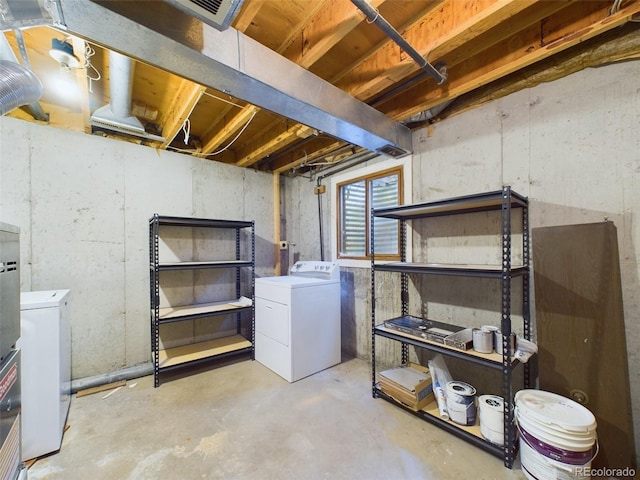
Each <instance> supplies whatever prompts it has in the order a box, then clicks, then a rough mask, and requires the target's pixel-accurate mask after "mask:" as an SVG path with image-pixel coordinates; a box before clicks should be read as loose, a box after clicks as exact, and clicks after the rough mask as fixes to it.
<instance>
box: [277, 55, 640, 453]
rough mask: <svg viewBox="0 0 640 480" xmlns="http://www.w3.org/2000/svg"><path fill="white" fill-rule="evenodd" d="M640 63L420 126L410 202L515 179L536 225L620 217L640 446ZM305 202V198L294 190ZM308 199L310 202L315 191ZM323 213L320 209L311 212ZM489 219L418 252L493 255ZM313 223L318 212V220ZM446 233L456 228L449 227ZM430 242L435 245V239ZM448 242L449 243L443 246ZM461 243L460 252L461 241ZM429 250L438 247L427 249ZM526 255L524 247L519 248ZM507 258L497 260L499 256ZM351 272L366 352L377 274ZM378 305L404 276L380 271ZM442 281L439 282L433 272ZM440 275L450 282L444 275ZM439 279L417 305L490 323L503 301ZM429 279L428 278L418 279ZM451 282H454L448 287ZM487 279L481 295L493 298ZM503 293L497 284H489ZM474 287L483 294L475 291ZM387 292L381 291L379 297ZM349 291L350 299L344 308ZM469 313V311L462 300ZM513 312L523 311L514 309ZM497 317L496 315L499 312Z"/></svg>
mask: <svg viewBox="0 0 640 480" xmlns="http://www.w3.org/2000/svg"><path fill="white" fill-rule="evenodd" d="M638 78H640V62H638V61H635V62H627V63H621V64H618V65H612V66H608V67H602V68H599V69H587V70H584V71H581V72H578V73H576V74H573V75H571V76H569V77H566V78H563V79H561V80H558V81H555V82H552V83H548V84H543V85H540V86H537V87H535V88H532V89H527V90H524V91H521V92H518V93H515V94H512V95H510V96H508V97H505V98H503V99H501V100H498V101H495V102H492V103H490V104H487V105H484V106H482V107H479V108H476V109H474V110H471V111H469V112H466V113H464V114H461V115H458V116H455V117H453V118H450V119H447V120H445V121H442V122H440V123H437V124H435V125H434V126H433V127H432V128H429V129H427V128H425V129H422V130H419V131H416V132H415V133H414V152H415V153H414V156H413V202H423V201H429V200H436V199H440V198H447V197H451V196H457V195H467V194H472V193H477V192H483V191H489V190H497V189H500V188H501V187H502V185H511V186H512V187H513V189H514V190H515V191H517V192H518V193H521V194H523V195H526V196H528V197H529V199H530V202H531V206H530V226H531V228H536V227H541V226H550V225H561V224H574V223H589V222H601V221H604V220H605V219H608V220H611V221H613V222H614V223H615V225H616V227H617V231H618V240H619V247H620V266H621V271H622V288H623V301H624V313H625V322H626V338H627V348H628V360H629V371H630V379H629V380H630V386H631V397H632V402H633V411H634V412H636V414H635V419H634V425H635V435H636V441H635V443H636V447H637V450H638V449H639V448H640V415H638V413H637V412H640V354H639V353H638V352H639V350H638V348H637V345H638V344H639V343H640V323H638V319H639V318H640V281H639V278H640V266H639V264H638V257H639V256H640V222H638V220H637V216H638V215H640V128H639V127H638V126H639V125H640V89H639V85H640V84H639V83H638ZM308 185H309V183H308V180H306V179H297V180H292V181H291V182H290V183H289V184H288V185H287V186H288V188H289V189H290V190H291V191H292V192H295V194H296V195H306V196H308V197H311V196H313V190H312V188H311V187H310V186H308ZM327 195H331V197H330V200H327V204H326V205H327V209H326V210H325V224H326V225H328V226H329V228H330V225H329V224H330V220H329V209H331V208H334V205H335V204H334V200H332V199H333V194H332V193H331V192H329V193H328V194H327ZM297 201H298V202H299V203H304V202H305V201H304V200H302V199H297ZM309 202H311V200H309ZM288 215H289V216H288V220H287V223H288V224H289V225H304V224H305V222H308V220H307V219H306V218H302V216H305V215H306V211H302V210H301V211H289V212H288ZM313 216H314V217H317V214H316V215H313ZM487 220H489V221H491V220H490V219H485V218H483V219H479V220H477V222H478V223H471V225H467V226H466V227H465V228H467V229H469V230H468V231H466V232H465V235H464V240H463V241H468V242H470V243H469V244H468V249H466V250H462V256H461V257H458V258H455V259H454V258H449V257H448V255H450V253H448V252H447V248H446V247H445V248H440V247H441V246H442V245H447V244H449V243H450V241H451V240H452V238H460V239H462V238H463V237H462V236H460V228H462V227H460V226H456V225H454V226H450V225H447V223H446V222H443V223H442V225H441V226H440V228H441V229H442V232H445V238H444V239H438V238H436V239H433V240H429V241H427V240H424V241H423V240H421V238H420V237H419V236H416V237H414V239H413V245H414V254H415V255H416V257H414V258H419V255H421V252H422V251H423V250H424V249H423V248H422V247H425V246H426V247H428V248H429V249H431V252H434V251H435V253H433V255H434V256H433V257H429V260H430V261H438V260H439V261H447V260H449V261H452V260H456V261H462V262H464V261H469V262H472V263H481V262H478V261H477V260H476V261H475V262H474V259H477V258H478V257H479V256H480V257H481V258H482V259H486V260H490V253H488V252H490V251H494V252H495V251H496V250H495V248H493V250H492V244H493V247H495V239H493V238H492V237H486V236H485V233H486V231H485V230H486V225H487ZM316 222H317V220H316ZM308 225H309V228H301V229H300V230H298V231H296V235H298V244H299V248H300V249H301V255H311V254H312V253H314V251H309V253H308V254H307V253H306V250H304V246H305V245H306V244H309V245H313V246H314V248H315V245H316V244H317V241H316V240H315V238H316V237H315V232H314V233H313V234H312V232H311V231H310V230H311V228H310V226H311V224H308ZM446 232H448V234H446ZM429 242H431V243H429ZM441 244H442V245H441ZM456 251H457V252H458V253H460V251H459V250H456ZM430 255H431V254H430ZM515 256H516V257H517V256H518V252H515ZM498 263H499V262H498ZM343 272H344V273H343V280H344V279H347V280H348V282H349V291H348V292H343V346H344V349H345V351H347V352H351V353H352V354H355V355H357V356H358V357H361V358H370V354H371V351H370V350H371V346H370V345H371V338H370V319H371V317H370V314H371V308H370V299H369V298H368V297H369V291H370V282H371V280H370V274H369V269H367V268H344V269H343ZM380 279H381V284H380V287H379V288H380V295H381V296H382V298H383V300H382V301H380V300H378V302H377V305H378V308H377V309H376V310H377V312H379V313H380V317H379V318H383V317H384V316H385V314H386V313H387V312H391V313H392V314H393V312H396V313H397V312H398V306H397V303H398V300H397V292H398V291H399V286H397V285H393V280H392V279H388V278H386V277H384V276H381V278H380ZM433 283H435V282H433ZM438 285H444V284H442V283H439V284H438ZM438 285H436V286H435V287H432V288H433V289H432V290H431V291H430V292H429V293H430V294H431V295H433V296H432V297H431V298H434V300H431V301H427V302H425V304H423V305H419V304H417V305H416V304H413V305H412V306H411V308H412V309H413V312H414V314H415V313H421V311H422V312H424V313H428V314H429V315H430V316H433V317H436V318H442V319H443V320H447V319H453V318H455V317H454V315H456V314H457V315H459V310H458V313H455V314H454V312H453V309H452V308H451V307H450V306H449V304H448V302H450V301H451V300H452V299H456V300H455V301H454V302H453V303H454V304H455V305H454V307H456V308H460V307H461V308H463V309H465V308H467V305H478V302H480V304H481V305H482V306H483V307H482V308H480V309H477V308H476V309H471V308H469V309H468V310H467V311H466V314H467V315H468V318H469V319H470V322H471V323H473V324H482V323H485V322H487V321H488V320H490V319H491V318H492V316H493V317H495V311H499V305H498V306H496V305H495V304H493V303H492V302H491V301H489V300H483V299H482V298H479V297H478V296H477V295H476V294H474V293H473V292H477V291H478V290H477V289H476V288H470V285H467V284H465V283H464V282H463V283H462V285H460V284H457V286H456V287H455V288H456V291H455V292H453V293H452V292H451V291H450V290H451V287H443V286H438ZM410 288H413V289H421V288H425V286H424V285H410ZM447 288H449V290H447ZM492 288H494V289H495V288H496V287H495V286H493V287H492V286H491V285H487V289H486V290H484V291H485V292H489V293H487V295H486V296H485V299H489V298H491V295H492V293H491V292H492V290H491V289H492ZM493 293H498V292H493ZM474 297H476V298H474ZM377 298H380V297H377ZM345 301H346V302H347V305H348V307H347V308H346V309H345V307H344V305H345ZM463 311H464V310H463ZM516 317H517V312H516ZM491 323H493V322H491ZM376 354H377V356H378V357H379V358H380V360H381V362H382V363H393V362H397V359H398V358H399V356H398V355H397V350H396V349H394V348H393V347H389V346H384V347H383V348H382V349H380V350H377V353H376Z"/></svg>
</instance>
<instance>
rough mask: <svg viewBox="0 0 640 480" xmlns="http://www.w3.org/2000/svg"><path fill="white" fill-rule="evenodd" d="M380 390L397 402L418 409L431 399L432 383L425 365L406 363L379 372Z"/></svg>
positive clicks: (432, 397)
mask: <svg viewBox="0 0 640 480" xmlns="http://www.w3.org/2000/svg"><path fill="white" fill-rule="evenodd" d="M378 381H379V383H380V390H382V391H383V392H384V393H386V394H387V395H389V396H390V397H393V398H394V399H395V400H397V401H398V402H400V403H402V404H403V405H406V406H407V407H409V408H411V409H413V410H415V411H418V410H422V408H424V407H425V406H426V405H427V404H428V403H429V402H431V401H433V399H434V396H433V384H432V380H431V374H430V373H429V369H428V368H427V367H423V366H422V365H418V364H415V363H411V362H409V363H407V364H406V365H403V366H401V367H396V368H392V369H390V370H385V371H383V372H380V373H379V375H378Z"/></svg>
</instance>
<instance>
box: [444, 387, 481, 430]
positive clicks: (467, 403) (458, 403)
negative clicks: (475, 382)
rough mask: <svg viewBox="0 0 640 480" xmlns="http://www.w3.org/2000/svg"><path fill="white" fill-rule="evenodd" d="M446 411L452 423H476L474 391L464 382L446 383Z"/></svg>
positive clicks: (467, 424)
mask: <svg viewBox="0 0 640 480" xmlns="http://www.w3.org/2000/svg"><path fill="white" fill-rule="evenodd" d="M446 394H447V411H448V412H449V418H450V419H451V421H452V422H455V423H457V424H459V425H466V426H469V425H475V423H476V389H475V388H474V387H472V386H471V385H469V384H468V383H464V382H457V381H451V382H449V383H447V392H446Z"/></svg>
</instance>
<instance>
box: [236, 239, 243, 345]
mask: <svg viewBox="0 0 640 480" xmlns="http://www.w3.org/2000/svg"><path fill="white" fill-rule="evenodd" d="M235 231H236V260H240V258H241V252H240V227H236V228H235ZM235 270H236V298H240V294H241V292H240V280H241V279H240V274H241V272H240V270H241V269H240V268H239V267H237V268H236V269H235ZM240 316H241V315H240V312H237V313H236V333H237V334H240V333H241V330H242V328H241V327H242V326H241V322H240Z"/></svg>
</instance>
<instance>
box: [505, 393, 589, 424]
mask: <svg viewBox="0 0 640 480" xmlns="http://www.w3.org/2000/svg"><path fill="white" fill-rule="evenodd" d="M515 404H516V412H517V415H518V416H523V415H524V416H526V417H527V418H529V419H531V420H535V421H537V422H539V423H542V424H545V425H552V426H556V427H559V428H561V429H563V430H566V431H569V432H576V433H586V432H593V431H595V429H596V417H595V416H594V415H593V413H591V411H590V410H589V409H588V408H586V407H584V406H582V405H580V404H579V403H578V402H575V401H573V400H571V399H569V398H566V397H563V396H562V395H558V394H556V393H552V392H546V391H544V390H533V389H526V390H520V391H519V392H517V393H516V396H515Z"/></svg>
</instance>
